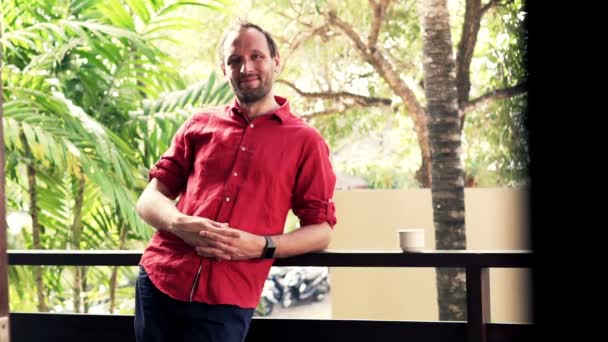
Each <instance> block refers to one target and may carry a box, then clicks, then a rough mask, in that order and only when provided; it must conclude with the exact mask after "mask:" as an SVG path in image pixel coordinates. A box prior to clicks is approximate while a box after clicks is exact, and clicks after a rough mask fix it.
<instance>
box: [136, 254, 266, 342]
mask: <svg viewBox="0 0 608 342" xmlns="http://www.w3.org/2000/svg"><path fill="white" fill-rule="evenodd" d="M139 269H140V270H139V275H138V277H137V282H136V285H135V339H136V341H137V342H169V341H171V342H174V341H175V342H194V341H197V342H243V341H244V340H245V336H247V331H248V330H249V324H250V323H251V317H252V316H253V310H254V309H243V308H240V307H238V306H234V305H209V304H205V303H196V302H192V303H189V302H182V301H178V300H175V299H173V298H171V297H169V296H167V295H166V294H164V293H162V292H161V291H160V290H158V289H157V288H156V287H155V286H154V284H153V283H152V281H151V280H150V278H149V277H148V274H147V273H146V271H145V270H144V269H143V267H141V266H140V267H139Z"/></svg>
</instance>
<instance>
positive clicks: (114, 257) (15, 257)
mask: <svg viewBox="0 0 608 342" xmlns="http://www.w3.org/2000/svg"><path fill="white" fill-rule="evenodd" d="M140 257H141V252H139V251H46V250H44V251H43V250H28V251H17V250H12V251H9V252H8V262H9V265H74V266H85V265H86V266H136V265H137V263H138V262H139V260H140ZM531 259H532V254H531V253H530V252H529V251H470V250H469V251H427V252H417V253H403V252H401V251H395V250H389V251H378V250H365V251H327V252H319V253H311V254H306V255H301V256H297V257H292V258H288V259H278V260H276V262H275V264H274V265H275V266H329V267H432V268H434V267H462V268H464V269H465V270H466V280H467V281H466V291H467V315H468V317H467V321H466V322H439V321H431V322H418V321H376V320H333V319H332V320H314V319H280V318H254V321H253V322H252V324H251V327H250V331H249V334H248V337H247V340H246V341H247V342H257V341H264V342H274V341H277V342H278V341H281V342H284V341H290V342H299V341H302V342H304V341H306V342H310V341H332V340H342V341H349V342H357V341H361V342H363V341H365V342H367V341H374V342H377V341H433V342H434V341H446V342H451V341H454V342H456V341H458V342H464V341H467V342H486V341H489V342H503V341H517V342H520V341H521V342H523V341H532V329H533V325H531V324H507V323H491V322H490V297H489V296H490V291H489V289H490V284H489V269H490V268H531V267H532V265H531V264H532V261H531ZM354 300H355V302H356V299H354ZM355 302H354V303H353V305H356V303H355ZM10 322H11V335H12V342H21V341H87V342H96V341H108V340H111V341H112V342H122V341H125V342H127V341H129V342H132V341H133V340H134V339H133V316H129V315H93V314H57V313H16V312H13V313H11V314H10Z"/></svg>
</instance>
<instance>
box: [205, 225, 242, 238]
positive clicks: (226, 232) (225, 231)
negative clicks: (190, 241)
mask: <svg viewBox="0 0 608 342" xmlns="http://www.w3.org/2000/svg"><path fill="white" fill-rule="evenodd" d="M207 231H208V232H211V233H215V234H219V235H222V236H226V237H231V238H239V237H241V234H240V233H239V231H238V230H237V229H234V228H229V227H227V228H210V229H208V230H207ZM201 232H202V231H201Z"/></svg>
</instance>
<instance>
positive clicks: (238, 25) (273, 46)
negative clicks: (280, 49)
mask: <svg viewBox="0 0 608 342" xmlns="http://www.w3.org/2000/svg"><path fill="white" fill-rule="evenodd" d="M249 28H252V29H255V30H258V31H259V32H261V33H262V34H263V35H264V37H266V42H267V43H268V50H270V57H273V58H274V57H276V56H277V43H275V41H274V39H273V38H272V36H271V35H270V33H268V31H266V30H264V29H263V28H261V27H260V26H258V25H256V24H254V23H252V22H249V21H246V20H242V19H237V20H236V21H235V22H233V23H232V24H231V25H230V26H228V28H227V29H226V30H225V31H224V35H223V36H222V40H221V41H220V46H219V48H218V55H219V59H220V64H222V65H223V64H224V57H225V56H224V44H225V43H226V38H227V37H228V35H229V34H230V33H232V32H240V31H242V30H246V29H249Z"/></svg>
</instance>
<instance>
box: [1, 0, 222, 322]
mask: <svg viewBox="0 0 608 342" xmlns="http://www.w3.org/2000/svg"><path fill="white" fill-rule="evenodd" d="M185 5H200V6H206V7H212V6H211V5H209V4H208V3H207V2H205V1H188V2H185V1H177V2H172V3H166V2H165V1H151V0H150V1H145V0H130V1H127V5H122V4H121V3H120V2H119V1H117V0H111V1H101V0H80V1H78V0H77V1H71V2H66V1H59V0H55V1H53V0H49V1H42V0H34V1H28V2H22V1H16V0H7V1H3V2H2V12H3V15H4V20H3V22H5V23H6V27H5V30H6V31H5V33H4V35H3V36H2V38H1V39H2V41H1V43H2V45H3V47H4V51H5V54H3V60H4V61H5V67H4V68H3V69H2V75H1V76H2V80H3V84H4V89H3V93H4V95H5V98H6V99H7V101H6V103H4V110H5V117H4V118H3V122H4V124H5V127H6V132H7V135H6V145H7V146H6V148H7V154H8V159H9V163H7V171H8V174H7V176H8V181H9V182H10V183H12V185H11V187H12V188H14V189H27V194H28V195H29V196H16V198H15V199H14V200H13V201H12V202H11V203H9V205H11V204H12V205H13V208H15V209H23V208H27V209H28V210H29V212H30V214H31V217H32V220H33V221H32V226H33V228H34V230H33V231H32V234H28V233H27V232H26V233H25V234H26V238H27V241H29V240H31V239H32V238H33V240H35V243H30V244H29V245H30V246H32V247H34V248H71V249H83V248H116V247H119V248H124V247H125V245H126V243H125V241H126V239H127V237H128V236H129V232H131V235H130V237H131V238H140V239H141V238H148V237H149V235H150V230H149V229H148V228H147V226H146V225H145V224H143V222H142V221H141V220H140V219H139V218H138V217H137V215H136V214H135V211H134V208H133V204H134V202H135V199H136V196H137V194H138V193H139V192H140V190H141V189H142V188H143V187H144V186H145V182H146V177H145V174H146V169H145V168H146V167H148V166H150V165H151V163H152V162H153V160H154V158H157V157H158V155H159V154H160V153H161V152H162V151H164V149H166V146H167V144H168V142H169V139H166V137H167V136H171V135H172V134H173V133H174V131H175V129H176V128H177V126H178V125H177V123H178V121H177V120H181V117H180V115H179V113H178V112H179V111H180V109H184V108H191V107H192V106H197V105H200V104H203V103H210V102H212V101H213V102H222V101H225V100H226V94H227V93H228V87H227V86H226V84H216V82H215V76H214V75H212V76H211V77H210V79H209V80H208V81H207V82H201V83H199V84H195V85H193V86H192V87H189V88H187V89H185V90H184V89H183V88H185V82H184V81H183V80H182V78H181V77H179V75H178V73H177V72H176V71H175V70H176V69H177V68H173V69H172V68H170V67H169V66H170V65H171V64H172V63H173V64H175V62H174V61H172V60H171V59H170V57H169V56H168V55H167V54H165V53H164V52H163V51H161V50H160V49H158V48H157V47H155V46H154V45H153V44H152V42H154V41H156V40H163V39H166V40H169V39H171V38H170V37H169V36H168V35H167V34H166V32H167V30H172V29H181V28H187V27H191V26H192V24H193V22H191V21H187V20H183V19H182V18H179V19H178V18H176V17H174V16H172V13H173V12H174V11H175V10H176V9H178V8H180V7H182V6H185ZM166 92H169V95H167V96H165V95H161V94H162V93H166ZM150 98H152V99H155V98H158V99H157V100H148V99H150ZM183 115H186V112H185V110H184V111H182V115H181V116H183ZM167 117H172V118H173V119H172V120H166V118H167ZM159 151H160V152H159ZM23 168H26V169H27V175H28V177H27V179H25V178H24V177H23V172H19V171H20V170H22V169H23ZM24 191H25V190H24ZM24 197H27V198H29V200H23V199H22V198H24ZM58 271H59V272H54V273H49V272H46V273H44V279H43V277H42V271H41V269H40V268H37V269H35V275H36V280H37V281H36V284H37V285H36V287H37V293H38V297H37V298H38V299H37V303H38V309H39V310H46V307H45V305H46V303H45V294H53V296H52V297H53V298H58V297H57V294H56V293H58V292H60V291H59V290H60V289H61V286H62V285H61V284H62V281H63V280H62V276H61V274H62V271H63V269H62V268H58ZM11 272H12V273H11V274H12V276H14V277H15V278H12V279H19V277H21V278H23V277H26V276H27V272H25V273H24V272H22V271H17V270H11ZM116 272H117V270H116V269H114V270H113V271H112V276H111V280H110V283H111V289H112V291H113V290H114V288H115V286H116ZM92 273H93V274H92V276H93V277H95V279H96V280H97V281H100V280H101V279H103V278H104V277H105V278H106V279H107V276H106V275H105V274H103V272H99V271H96V270H94V271H93V272H92ZM68 277H71V278H72V279H73V280H72V283H73V284H72V292H73V295H72V297H73V298H72V302H73V310H74V311H77V312H78V311H80V310H84V311H86V303H82V302H81V296H82V289H83V288H85V289H86V286H83V284H86V281H87V276H86V274H85V269H84V268H81V269H80V268H77V269H75V270H74V271H73V272H71V273H69V274H68ZM44 285H47V286H46V290H45V289H44ZM18 292H19V291H18ZM25 292H27V291H25ZM23 293H24V291H21V295H23ZM112 296H113V295H112ZM49 298H50V297H49ZM59 299H61V298H59ZM54 301H55V302H57V301H58V300H57V299H54Z"/></svg>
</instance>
